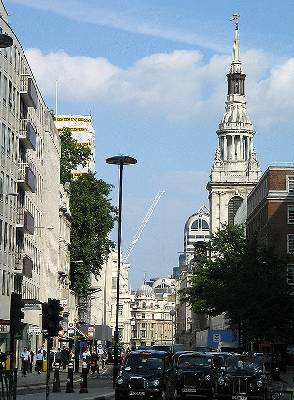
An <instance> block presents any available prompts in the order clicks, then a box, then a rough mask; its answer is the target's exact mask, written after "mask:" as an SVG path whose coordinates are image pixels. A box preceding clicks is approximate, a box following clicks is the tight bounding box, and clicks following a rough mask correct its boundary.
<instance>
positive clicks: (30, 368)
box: [29, 349, 35, 373]
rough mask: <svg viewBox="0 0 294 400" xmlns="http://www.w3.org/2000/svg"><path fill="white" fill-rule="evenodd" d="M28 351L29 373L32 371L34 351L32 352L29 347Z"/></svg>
mask: <svg viewBox="0 0 294 400" xmlns="http://www.w3.org/2000/svg"><path fill="white" fill-rule="evenodd" d="M29 353H30V365H29V371H30V373H32V372H33V363H34V358H35V353H34V352H33V350H32V349H29Z"/></svg>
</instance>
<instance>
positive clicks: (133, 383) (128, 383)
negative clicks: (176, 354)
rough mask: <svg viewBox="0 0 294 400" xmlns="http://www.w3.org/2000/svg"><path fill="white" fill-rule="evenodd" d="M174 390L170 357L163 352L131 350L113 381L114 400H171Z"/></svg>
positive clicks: (174, 384) (174, 383)
mask: <svg viewBox="0 0 294 400" xmlns="http://www.w3.org/2000/svg"><path fill="white" fill-rule="evenodd" d="M175 392H176V380H175V372H174V368H173V364H172V357H171V355H170V354H169V353H167V352H164V351H156V350H137V351H131V352H130V353H129V354H128V355H127V358H126V360H125V363H124V365H123V366H122V368H121V371H120V373H119V376H118V378H117V379H116V383H115V400H128V399H134V398H144V399H172V398H174V396H175Z"/></svg>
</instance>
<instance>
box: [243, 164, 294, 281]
mask: <svg viewBox="0 0 294 400" xmlns="http://www.w3.org/2000/svg"><path fill="white" fill-rule="evenodd" d="M246 231H247V236H248V237H252V236H253V235H254V234H258V237H259V239H260V240H261V241H262V242H263V243H264V244H265V245H266V246H269V247H272V248H273V249H274V251H275V252H276V253H277V254H279V255H280V256H282V257H285V258H286V260H287V281H288V283H289V284H292V285H294V165H293V166H289V167H288V166H269V167H268V169H267V170H266V171H265V173H264V174H263V176H262V177H261V178H260V180H259V182H258V183H257V185H256V186H255V188H254V189H253V190H252V191H251V193H250V194H249V195H248V198H247V223H246Z"/></svg>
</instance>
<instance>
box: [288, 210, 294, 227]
mask: <svg viewBox="0 0 294 400" xmlns="http://www.w3.org/2000/svg"><path fill="white" fill-rule="evenodd" d="M288 224H294V206H288Z"/></svg>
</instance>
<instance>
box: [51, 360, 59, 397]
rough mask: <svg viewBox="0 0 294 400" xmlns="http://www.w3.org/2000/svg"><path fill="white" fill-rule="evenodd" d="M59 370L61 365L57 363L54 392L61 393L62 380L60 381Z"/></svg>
mask: <svg viewBox="0 0 294 400" xmlns="http://www.w3.org/2000/svg"><path fill="white" fill-rule="evenodd" d="M59 368H60V365H59V363H55V366H54V377H53V389H52V392H61V388H60V379H59Z"/></svg>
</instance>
